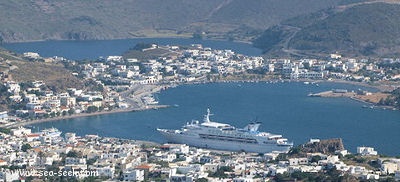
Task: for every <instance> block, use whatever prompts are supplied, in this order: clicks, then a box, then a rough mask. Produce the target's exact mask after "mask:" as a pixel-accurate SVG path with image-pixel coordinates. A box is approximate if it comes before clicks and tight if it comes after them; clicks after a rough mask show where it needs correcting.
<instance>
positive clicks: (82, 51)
mask: <svg viewBox="0 0 400 182" xmlns="http://www.w3.org/2000/svg"><path fill="white" fill-rule="evenodd" d="M137 43H156V44H158V45H185V46H188V45H191V44H202V45H203V46H204V47H211V48H212V49H222V50H224V49H231V50H233V51H235V52H237V53H240V54H246V55H249V56H256V55H260V54H261V50H260V49H257V48H254V47H252V46H251V44H247V43H240V42H229V41H218V40H199V39H183V38H179V39H178V38H137V39H120V40H90V41H43V42H26V43H7V44H2V45H1V46H3V47H5V48H7V49H10V50H13V51H15V52H17V53H20V54H21V53H24V52H37V53H40V55H41V56H43V57H52V56H62V57H65V58H67V59H72V60H83V59H92V60H93V59H97V58H99V57H100V56H103V57H107V56H116V55H122V53H124V52H126V51H128V50H129V49H130V48H133V47H135V45H136V44H137Z"/></svg>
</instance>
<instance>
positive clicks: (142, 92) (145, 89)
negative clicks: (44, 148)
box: [1, 78, 382, 128]
mask: <svg viewBox="0 0 400 182" xmlns="http://www.w3.org/2000/svg"><path fill="white" fill-rule="evenodd" d="M258 82H274V83H275V82H315V83H321V82H328V83H343V84H350V85H359V86H364V87H370V88H375V89H377V90H379V92H382V85H376V86H375V85H370V84H368V83H360V82H353V81H347V80H309V79H300V80H291V79H275V78H271V79H253V80H251V79H234V80H229V79H226V80H225V79H220V80H215V81H209V80H198V81H195V82H191V83H182V84H176V83H172V84H154V85H134V86H132V88H130V89H129V90H127V91H124V92H132V93H135V94H134V96H133V97H130V95H129V94H128V95H126V96H124V99H125V100H129V101H130V103H131V104H132V105H133V104H135V106H131V107H130V108H127V109H115V110H111V111H99V112H93V113H79V114H73V115H66V116H59V117H53V118H43V119H37V120H26V121H25V122H22V121H21V122H15V123H12V124H9V125H2V126H1V127H5V128H14V127H20V126H26V125H32V124H38V123H45V122H52V121H59V120H60V121H61V120H66V119H74V118H81V117H91V116H98V115H106V114H115V113H124V112H140V111H145V110H151V109H162V108H168V107H171V106H169V105H159V104H156V105H147V104H145V103H143V101H142V100H141V98H142V96H146V95H153V94H155V93H157V92H160V91H163V90H166V89H168V88H174V87H176V86H180V85H191V84H208V83H258ZM136 92H138V93H136ZM324 97H326V96H324ZM349 98H350V99H352V100H355V101H360V102H364V103H369V104H374V103H373V102H367V101H365V100H362V99H359V98H353V97H349Z"/></svg>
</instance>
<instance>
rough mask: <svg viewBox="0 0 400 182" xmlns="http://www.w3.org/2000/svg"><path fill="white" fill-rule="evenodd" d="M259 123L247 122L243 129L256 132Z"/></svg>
mask: <svg viewBox="0 0 400 182" xmlns="http://www.w3.org/2000/svg"><path fill="white" fill-rule="evenodd" d="M260 125H261V123H259V122H257V123H249V124H248V125H247V126H246V127H244V129H245V130H247V131H250V132H256V131H258V128H259V127H260Z"/></svg>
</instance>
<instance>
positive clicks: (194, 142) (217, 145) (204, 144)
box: [160, 131, 291, 153]
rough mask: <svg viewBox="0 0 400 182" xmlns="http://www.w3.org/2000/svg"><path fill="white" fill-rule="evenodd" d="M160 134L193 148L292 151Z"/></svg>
mask: <svg viewBox="0 0 400 182" xmlns="http://www.w3.org/2000/svg"><path fill="white" fill-rule="evenodd" d="M160 133H161V134H162V135H163V136H164V137H165V138H166V139H167V141H168V142H171V143H181V144H187V145H189V146H193V147H200V148H207V149H216V150H226V151H244V152H254V153H269V152H272V151H279V152H287V151H289V150H290V147H291V146H290V145H278V144H256V143H243V142H232V141H223V140H212V139H204V138H200V137H198V136H191V135H183V134H179V133H171V132H165V131H160Z"/></svg>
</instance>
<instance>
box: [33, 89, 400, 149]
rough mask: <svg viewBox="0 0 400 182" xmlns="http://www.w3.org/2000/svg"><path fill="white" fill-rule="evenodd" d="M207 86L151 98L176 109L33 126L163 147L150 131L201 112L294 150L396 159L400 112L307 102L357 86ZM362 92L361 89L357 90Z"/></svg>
mask: <svg viewBox="0 0 400 182" xmlns="http://www.w3.org/2000/svg"><path fill="white" fill-rule="evenodd" d="M319 85H320V86H319V87H317V86H315V85H305V84H303V83H276V84H271V83H262V82H260V83H240V84H238V83H213V84H200V85H182V86H178V87H176V88H172V89H168V90H166V91H163V92H161V93H158V94H157V97H158V99H159V101H160V104H168V105H178V107H170V108H167V109H160V110H148V111H143V112H129V113H118V114H110V115H101V116H93V117H85V118H75V119H68V120H61V121H55V122H49V123H40V124H36V125H34V126H35V127H36V128H48V127H56V128H59V129H61V130H62V131H63V132H76V133H77V134H79V135H85V134H98V135H101V136H109V137H120V138H129V139H137V140H150V141H156V142H165V140H164V139H163V138H162V136H161V135H160V134H159V133H157V132H156V128H172V129H179V128H180V127H181V126H182V125H183V124H185V123H186V122H190V121H191V120H192V119H196V120H199V121H202V117H203V115H204V114H205V111H206V108H210V109H211V111H212V113H214V114H215V115H214V116H213V117H212V120H214V121H218V122H225V123H229V124H232V125H234V126H236V127H244V126H245V125H246V124H247V123H249V122H251V121H255V120H257V121H260V122H262V126H261V127H260V130H261V131H268V132H272V133H277V134H282V135H283V136H284V137H287V138H288V139H289V140H290V141H293V142H295V145H300V144H302V143H305V142H307V141H308V140H309V139H310V138H320V139H328V138H342V139H343V142H344V145H345V147H346V149H348V150H350V151H352V152H355V151H356V147H357V146H371V147H375V149H376V150H378V152H379V153H384V154H388V155H399V154H400V140H399V138H400V132H399V131H400V112H398V111H392V110H383V109H378V108H376V109H370V108H362V106H363V105H364V103H360V102H358V101H354V100H351V99H348V98H318V97H308V96H307V94H308V93H310V92H314V93H315V92H319V91H324V90H330V89H348V90H356V89H358V88H360V87H359V86H354V85H348V84H338V83H319ZM363 89H367V88H363Z"/></svg>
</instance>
